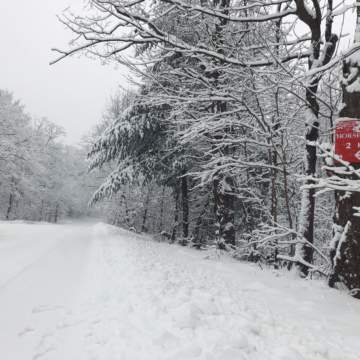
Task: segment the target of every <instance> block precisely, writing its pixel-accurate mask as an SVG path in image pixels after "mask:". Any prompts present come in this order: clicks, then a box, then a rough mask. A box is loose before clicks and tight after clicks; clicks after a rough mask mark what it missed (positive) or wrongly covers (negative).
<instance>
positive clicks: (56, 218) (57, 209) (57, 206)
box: [54, 204, 59, 224]
mask: <svg viewBox="0 0 360 360" xmlns="http://www.w3.org/2000/svg"><path fill="white" fill-rule="evenodd" d="M58 218H59V204H56V207H55V216H54V223H55V224H56V223H57V222H58Z"/></svg>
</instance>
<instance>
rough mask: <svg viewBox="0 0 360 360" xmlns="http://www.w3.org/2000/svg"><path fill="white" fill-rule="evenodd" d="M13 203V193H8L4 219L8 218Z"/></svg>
mask: <svg viewBox="0 0 360 360" xmlns="http://www.w3.org/2000/svg"><path fill="white" fill-rule="evenodd" d="M13 205H14V195H13V193H10V195H9V203H8V208H7V211H6V220H10V214H11V211H12V208H13Z"/></svg>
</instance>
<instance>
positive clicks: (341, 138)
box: [335, 118, 360, 164]
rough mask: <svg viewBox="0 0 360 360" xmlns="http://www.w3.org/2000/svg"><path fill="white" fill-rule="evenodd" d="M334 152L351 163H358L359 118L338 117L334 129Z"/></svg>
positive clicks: (359, 144) (359, 148)
mask: <svg viewBox="0 0 360 360" xmlns="http://www.w3.org/2000/svg"><path fill="white" fill-rule="evenodd" d="M335 154H336V155H338V156H339V157H340V159H342V160H344V161H347V162H349V163H351V164H360V120H359V119H352V118H339V119H338V120H337V122H336V130H335Z"/></svg>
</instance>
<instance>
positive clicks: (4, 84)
mask: <svg viewBox="0 0 360 360" xmlns="http://www.w3.org/2000/svg"><path fill="white" fill-rule="evenodd" d="M81 1H82V0H8V1H5V0H0V14H1V20H0V38H1V43H0V47H1V50H0V89H7V90H9V91H11V92H12V93H13V94H14V96H15V98H17V99H20V100H21V101H22V103H23V104H24V105H25V106H26V110H27V112H28V113H30V114H31V115H32V116H34V117H47V118H48V119H49V120H50V121H52V122H55V123H57V124H59V125H61V126H63V127H64V128H65V130H66V132H67V139H66V142H68V143H77V142H78V141H79V140H80V138H81V136H82V135H83V134H84V133H86V132H87V131H88V130H90V129H91V127H92V126H93V125H95V124H96V123H97V122H98V121H99V119H100V118H101V114H102V112H103V110H104V107H105V105H106V103H107V101H108V99H109V97H110V96H111V95H112V94H114V93H115V92H116V90H117V89H118V85H119V84H121V85H122V86H125V87H126V80H125V77H124V75H125V76H126V70H124V68H121V67H120V68H118V69H115V68H114V67H112V66H102V65H101V64H100V62H97V61H94V60H90V59H86V58H84V57H73V58H69V59H65V60H63V61H62V62H60V63H58V64H57V65H53V66H50V65H49V62H50V60H53V59H54V58H55V56H56V54H55V53H52V52H51V50H50V49H51V48H52V47H59V48H66V44H67V42H68V41H69V40H70V39H71V37H72V35H71V32H69V31H68V30H65V29H64V26H63V25H62V24H60V23H59V22H58V21H57V19H56V15H57V14H60V13H61V12H62V10H63V9H65V8H66V7H68V6H69V5H71V6H73V5H77V4H79V3H81Z"/></svg>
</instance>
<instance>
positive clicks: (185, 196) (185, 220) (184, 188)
mask: <svg viewBox="0 0 360 360" xmlns="http://www.w3.org/2000/svg"><path fill="white" fill-rule="evenodd" d="M181 197H182V199H181V200H182V226H183V237H184V238H185V239H186V238H187V237H188V236H189V191H188V179H187V177H186V176H185V172H184V173H183V176H182V178H181Z"/></svg>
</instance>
